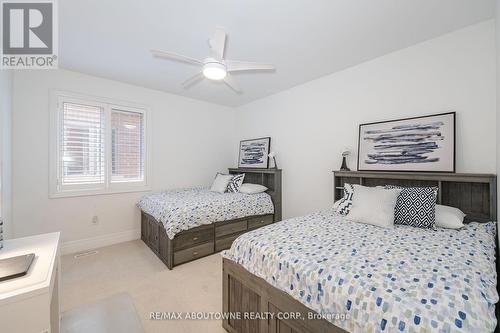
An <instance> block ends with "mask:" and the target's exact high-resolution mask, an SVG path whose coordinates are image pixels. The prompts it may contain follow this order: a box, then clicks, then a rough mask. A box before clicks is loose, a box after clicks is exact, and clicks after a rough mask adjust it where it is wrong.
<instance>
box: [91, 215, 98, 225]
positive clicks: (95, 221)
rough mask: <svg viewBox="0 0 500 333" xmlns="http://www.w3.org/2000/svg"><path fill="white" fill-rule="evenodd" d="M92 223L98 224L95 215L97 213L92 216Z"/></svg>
mask: <svg viewBox="0 0 500 333" xmlns="http://www.w3.org/2000/svg"><path fill="white" fill-rule="evenodd" d="M92 224H93V225H98V224H99V218H98V217H97V215H94V216H92Z"/></svg>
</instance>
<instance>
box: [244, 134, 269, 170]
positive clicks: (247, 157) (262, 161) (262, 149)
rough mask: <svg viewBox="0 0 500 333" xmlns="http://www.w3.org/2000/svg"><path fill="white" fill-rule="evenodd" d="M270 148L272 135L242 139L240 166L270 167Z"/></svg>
mask: <svg viewBox="0 0 500 333" xmlns="http://www.w3.org/2000/svg"><path fill="white" fill-rule="evenodd" d="M270 148H271V138H270V137H264V138H257V139H249V140H242V141H240V151H239V154H238V168H256V169H268V168H269V157H268V155H269V150H270Z"/></svg>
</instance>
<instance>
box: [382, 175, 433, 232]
mask: <svg viewBox="0 0 500 333" xmlns="http://www.w3.org/2000/svg"><path fill="white" fill-rule="evenodd" d="M385 188H387V189H394V188H395V189H401V190H402V191H401V193H400V194H399V196H398V200H397V202H396V208H395V209H394V224H404V225H409V226H412V227H416V228H423V229H433V230H435V229H436V199H437V193H438V188H437V187H401V186H394V185H387V186H385Z"/></svg>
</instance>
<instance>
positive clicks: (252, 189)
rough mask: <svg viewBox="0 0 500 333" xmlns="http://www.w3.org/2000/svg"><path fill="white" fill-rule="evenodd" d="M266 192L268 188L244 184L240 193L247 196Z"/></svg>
mask: <svg viewBox="0 0 500 333" xmlns="http://www.w3.org/2000/svg"><path fill="white" fill-rule="evenodd" d="M266 191H267V187H265V186H264V185H259V184H250V183H243V184H241V186H240V193H245V194H257V193H262V192H266Z"/></svg>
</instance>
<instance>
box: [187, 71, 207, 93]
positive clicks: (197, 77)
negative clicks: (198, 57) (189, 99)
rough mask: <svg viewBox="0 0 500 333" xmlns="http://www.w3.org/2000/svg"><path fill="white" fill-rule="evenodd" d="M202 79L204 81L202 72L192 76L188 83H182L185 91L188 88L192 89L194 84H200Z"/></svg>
mask: <svg viewBox="0 0 500 333" xmlns="http://www.w3.org/2000/svg"><path fill="white" fill-rule="evenodd" d="M201 79H203V73H202V72H200V73H197V74H195V75H194V76H191V77H190V78H189V79H187V80H186V81H184V82H182V86H183V87H184V88H185V89H187V88H189V87H191V86H192V85H193V84H195V83H198V81H200V80H201Z"/></svg>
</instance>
